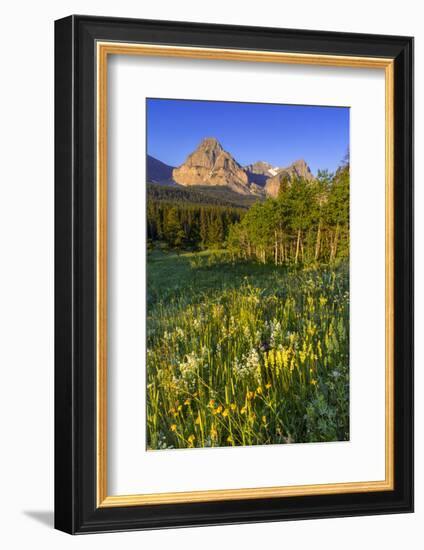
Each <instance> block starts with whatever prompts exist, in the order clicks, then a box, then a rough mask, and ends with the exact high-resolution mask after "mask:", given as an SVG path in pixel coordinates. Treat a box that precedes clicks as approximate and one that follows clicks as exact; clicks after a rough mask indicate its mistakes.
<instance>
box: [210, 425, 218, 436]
mask: <svg viewBox="0 0 424 550" xmlns="http://www.w3.org/2000/svg"><path fill="white" fill-rule="evenodd" d="M217 437H218V432H217V430H216V428H215V426H214V425H213V424H212V426H211V438H212V439H216V438H217Z"/></svg>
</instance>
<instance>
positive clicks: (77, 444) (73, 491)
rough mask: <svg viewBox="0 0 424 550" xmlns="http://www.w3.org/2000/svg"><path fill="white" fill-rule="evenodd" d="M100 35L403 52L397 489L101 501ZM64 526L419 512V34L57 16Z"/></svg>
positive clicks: (59, 497) (397, 156) (58, 431)
mask: <svg viewBox="0 0 424 550" xmlns="http://www.w3.org/2000/svg"><path fill="white" fill-rule="evenodd" d="M98 40H106V41H122V42H147V43H152V44H169V45H187V46H202V47H219V48H229V49H231V48H237V49H242V50H244V49H255V50H264V51H271V52H272V51H284V52H302V53H314V54H326V55H335V56H361V57H388V58H392V59H394V63H395V70H394V92H395V96H394V143H395V150H394V205H395V212H394V258H395V259H394V280H395V290H394V292H395V296H394V310H395V328H394V331H395V332H394V335H395V338H394V422H395V432H394V451H395V458H394V479H395V487H394V490H393V491H379V492H362V493H346V494H331V495H330V494H328V495H314V496H293V497H282V498H265V499H264V498H262V499H249V500H231V501H219V502H196V503H195V502H193V503H181V504H160V505H146V506H123V507H110V508H98V507H97V504H96V490H97V489H96V487H97V483H96V368H95V367H96V261H95V257H96V187H95V182H96V178H95V173H96V145H95V132H96V124H95V120H96V103H95V93H94V90H95V85H96V68H95V63H96V59H95V55H96V49H95V44H96V41H98ZM55 75H56V76H55V527H56V528H57V529H60V530H62V531H65V532H67V533H72V534H76V533H94V532H104V531H122V530H130V529H131V530H132V529H153V528H165V527H181V526H198V525H215V524H231V523H250V522H264V521H277V520H291V519H307V518H326V517H337V516H360V515H370V514H388V513H400V512H412V511H413V39H412V38H410V37H401V36H378V35H367V34H348V33H336V32H321V31H319V32H318V31H310V30H293V29H279V28H260V27H242V26H228V25H209V24H200V23H181V22H169V21H149V20H133V19H121V18H109V17H90V16H79V15H73V16H70V17H66V18H64V19H60V20H58V21H56V22H55Z"/></svg>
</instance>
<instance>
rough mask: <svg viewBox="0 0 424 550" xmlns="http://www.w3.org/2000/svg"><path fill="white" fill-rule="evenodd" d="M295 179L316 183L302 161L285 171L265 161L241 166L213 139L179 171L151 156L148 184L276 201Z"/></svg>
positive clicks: (198, 150) (202, 144) (207, 141)
mask: <svg viewBox="0 0 424 550" xmlns="http://www.w3.org/2000/svg"><path fill="white" fill-rule="evenodd" d="M295 177H302V178H304V179H306V180H307V181H312V180H313V179H314V176H313V174H312V172H311V170H310V168H309V166H308V165H307V163H306V162H305V161H304V160H303V159H300V160H297V161H295V162H294V163H292V164H291V165H290V166H287V167H285V168H280V167H275V166H273V165H271V164H269V163H268V162H264V161H257V162H255V163H253V164H250V165H247V166H241V165H240V164H239V163H238V162H237V161H236V160H235V159H234V157H233V156H232V155H231V154H230V153H229V152H228V151H225V150H224V148H223V147H222V145H221V144H220V143H219V141H218V140H217V139H216V138H213V137H209V138H204V139H203V140H202V141H201V142H200V144H199V145H198V146H197V148H196V149H195V150H194V151H193V152H192V153H190V154H189V155H188V157H187V158H186V160H185V161H184V162H183V164H181V165H180V166H178V167H176V168H173V167H172V166H168V165H166V164H164V163H162V162H161V161H158V160H157V159H154V157H149V156H148V169H147V181H148V182H152V183H162V184H163V183H165V184H166V183H167V182H169V183H176V184H178V185H181V186H184V187H189V186H203V187H206V186H214V187H219V186H226V187H228V188H229V189H231V190H232V191H233V192H236V193H239V194H242V195H255V196H259V197H265V196H270V197H276V196H277V195H278V193H279V190H280V187H281V185H282V184H284V183H286V184H288V185H289V184H290V183H291V181H292V180H293V178H295ZM169 183H168V184H169Z"/></svg>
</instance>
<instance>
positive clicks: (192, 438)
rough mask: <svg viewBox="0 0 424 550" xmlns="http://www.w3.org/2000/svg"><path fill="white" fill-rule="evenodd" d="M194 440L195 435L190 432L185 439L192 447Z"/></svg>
mask: <svg viewBox="0 0 424 550" xmlns="http://www.w3.org/2000/svg"><path fill="white" fill-rule="evenodd" d="M195 440H196V436H195V435H194V434H191V435H189V436H188V439H187V441H188V444H189V446H190V447H193V445H194V442H195Z"/></svg>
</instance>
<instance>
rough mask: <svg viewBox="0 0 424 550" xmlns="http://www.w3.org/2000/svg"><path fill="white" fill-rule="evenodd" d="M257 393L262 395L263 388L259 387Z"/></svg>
mask: <svg viewBox="0 0 424 550" xmlns="http://www.w3.org/2000/svg"><path fill="white" fill-rule="evenodd" d="M256 393H257V394H258V395H261V393H262V388H261V387H260V386H258V387H257V388H256Z"/></svg>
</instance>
